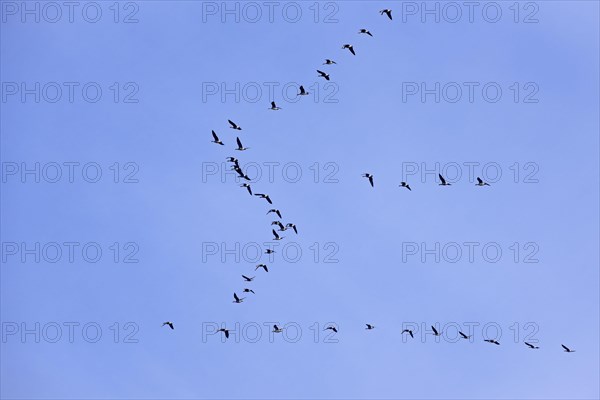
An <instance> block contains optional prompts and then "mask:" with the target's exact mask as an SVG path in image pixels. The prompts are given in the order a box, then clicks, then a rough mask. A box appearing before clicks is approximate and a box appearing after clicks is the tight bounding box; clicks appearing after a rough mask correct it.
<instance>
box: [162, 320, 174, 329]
mask: <svg viewBox="0 0 600 400" xmlns="http://www.w3.org/2000/svg"><path fill="white" fill-rule="evenodd" d="M165 325H169V328H171V329H175V327H174V326H173V323H172V322H171V321H167V322H163V324H162V326H165Z"/></svg>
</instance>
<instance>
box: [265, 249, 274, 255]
mask: <svg viewBox="0 0 600 400" xmlns="http://www.w3.org/2000/svg"><path fill="white" fill-rule="evenodd" d="M273 253H275V250H273V249H266V250H265V254H273Z"/></svg>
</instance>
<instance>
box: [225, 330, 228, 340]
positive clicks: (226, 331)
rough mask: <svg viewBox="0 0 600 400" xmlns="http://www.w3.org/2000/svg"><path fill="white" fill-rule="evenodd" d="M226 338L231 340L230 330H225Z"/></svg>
mask: <svg viewBox="0 0 600 400" xmlns="http://www.w3.org/2000/svg"><path fill="white" fill-rule="evenodd" d="M225 337H226V338H227V339H229V331H228V330H225Z"/></svg>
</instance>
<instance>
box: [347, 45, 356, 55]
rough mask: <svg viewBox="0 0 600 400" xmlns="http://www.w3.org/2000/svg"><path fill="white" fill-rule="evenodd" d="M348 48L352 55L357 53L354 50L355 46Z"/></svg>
mask: <svg viewBox="0 0 600 400" xmlns="http://www.w3.org/2000/svg"><path fill="white" fill-rule="evenodd" d="M348 49H349V50H350V53H352V55H354V56H355V55H356V53H355V52H354V47H352V46H350V47H348Z"/></svg>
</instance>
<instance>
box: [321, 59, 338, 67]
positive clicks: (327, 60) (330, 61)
mask: <svg viewBox="0 0 600 400" xmlns="http://www.w3.org/2000/svg"><path fill="white" fill-rule="evenodd" d="M331 64H337V63H336V62H335V61H333V60H330V59H329V58H327V59H325V62H324V63H323V65H331Z"/></svg>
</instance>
